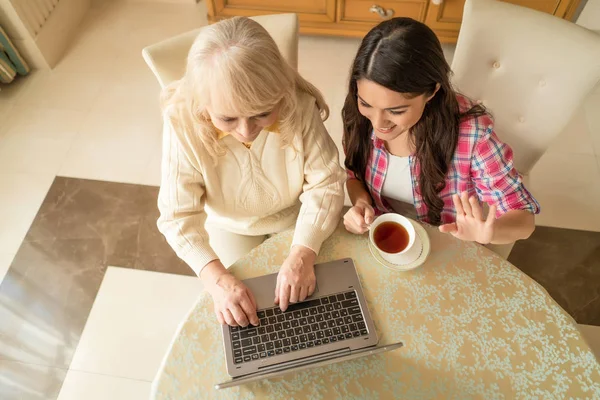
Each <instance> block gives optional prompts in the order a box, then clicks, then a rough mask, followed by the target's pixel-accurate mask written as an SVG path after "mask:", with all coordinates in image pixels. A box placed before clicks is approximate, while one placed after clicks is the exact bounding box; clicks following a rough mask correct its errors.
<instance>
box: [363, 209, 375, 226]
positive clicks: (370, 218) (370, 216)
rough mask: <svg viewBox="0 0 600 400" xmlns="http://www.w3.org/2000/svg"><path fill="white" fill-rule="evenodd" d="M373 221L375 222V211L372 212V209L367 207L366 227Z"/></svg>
mask: <svg viewBox="0 0 600 400" xmlns="http://www.w3.org/2000/svg"><path fill="white" fill-rule="evenodd" d="M374 220H375V210H373V207H371V206H369V205H367V206H366V207H365V223H366V224H367V225H371V224H372V223H373V221H374Z"/></svg>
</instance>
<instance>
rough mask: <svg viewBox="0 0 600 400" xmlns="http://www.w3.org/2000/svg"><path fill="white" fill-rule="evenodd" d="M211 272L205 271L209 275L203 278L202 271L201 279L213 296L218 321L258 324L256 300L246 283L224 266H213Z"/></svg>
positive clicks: (229, 323)
mask: <svg viewBox="0 0 600 400" xmlns="http://www.w3.org/2000/svg"><path fill="white" fill-rule="evenodd" d="M219 264H220V263H219ZM207 267H208V266H207ZM211 272H212V271H207V274H210V275H208V276H207V277H206V278H205V276H204V271H203V272H202V280H203V282H204V284H205V287H206V290H207V291H208V292H209V293H210V294H211V296H212V298H213V302H214V305H215V314H216V315H217V319H218V320H219V323H221V324H227V325H231V326H238V325H239V326H247V325H248V323H250V324H252V325H254V326H258V324H259V321H258V316H257V315H256V300H255V298H254V295H253V294H252V292H251V291H250V290H249V289H248V288H247V287H246V285H244V284H243V283H242V282H241V281H240V280H239V279H237V278H236V277H235V276H233V275H231V274H230V273H229V272H227V270H226V269H225V268H224V267H223V268H222V269H220V268H216V267H215V272H214V273H211Z"/></svg>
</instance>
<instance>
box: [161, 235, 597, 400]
mask: <svg viewBox="0 0 600 400" xmlns="http://www.w3.org/2000/svg"><path fill="white" fill-rule="evenodd" d="M426 230H427V232H428V233H429V236H430V238H431V245H432V249H431V254H430V256H429V258H428V260H427V262H426V263H425V264H424V265H423V266H422V267H421V268H419V269H417V270H414V271H410V272H395V271H392V270H389V269H387V268H384V267H382V266H381V265H379V264H378V263H377V262H376V261H375V260H374V259H373V257H372V256H371V254H370V252H369V249H368V243H367V240H368V239H367V237H366V236H355V235H351V234H348V233H347V232H345V231H344V229H343V227H341V226H340V227H338V229H337V231H336V232H335V233H334V234H333V236H332V237H331V238H330V239H329V240H328V241H327V242H326V243H325V244H324V246H323V248H322V251H321V255H320V256H319V261H320V262H324V261H330V260H335V259H339V258H345V257H351V258H352V259H354V262H355V264H356V268H357V270H358V273H359V276H360V278H361V282H362V286H363V289H364V292H365V296H366V298H367V301H368V304H369V309H370V310H371V313H372V314H373V318H374V320H375V324H376V326H377V331H378V334H379V337H380V344H381V343H392V342H396V341H403V342H404V344H405V347H403V348H401V349H399V350H394V351H392V352H388V353H384V354H380V355H376V356H371V357H366V358H362V359H359V360H354V361H350V362H345V363H339V364H335V365H330V366H327V367H322V368H317V369H312V370H308V371H302V372H299V373H292V374H288V375H285V376H283V377H279V378H276V379H273V380H263V381H261V382H257V383H252V384H248V385H244V386H241V387H236V388H231V389H224V390H220V391H217V390H215V389H214V388H213V386H214V384H215V383H217V382H223V381H224V380H227V379H228V375H227V372H226V369H225V363H224V356H223V345H222V339H221V330H220V327H219V326H218V323H217V321H216V319H215V317H214V314H213V307H212V301H211V299H210V296H209V295H208V294H206V293H203V294H202V295H201V296H200V298H199V300H198V303H197V305H196V306H195V308H194V309H193V310H192V311H191V312H190V314H189V316H188V318H187V319H186V321H184V322H183V323H182V325H181V327H180V329H179V331H178V333H177V334H176V337H175V338H174V340H173V343H172V346H171V348H170V350H169V352H168V354H167V355H166V356H165V359H164V361H163V365H162V367H161V369H160V371H159V373H158V375H157V377H156V380H155V382H154V383H153V397H154V398H157V399H173V400H187V399H204V398H206V399H219V398H228V399H255V398H258V399H263V398H275V399H283V398H286V399H291V398H294V399H300V398H311V399H392V398H401V399H441V398H455V399H468V398H483V399H498V398H504V399H517V398H518V399H523V398H527V399H534V398H535V399H544V400H545V399H567V398H575V399H581V398H590V399H600V364H599V363H598V361H597V360H596V358H595V357H594V355H593V354H592V352H591V350H590V348H589V347H588V345H587V344H586V343H585V341H584V340H583V339H582V337H581V335H580V333H579V331H578V330H577V327H576V324H575V322H574V321H573V319H572V318H571V317H570V316H569V315H568V314H567V313H566V312H565V311H563V310H562V309H561V308H560V307H559V306H558V305H557V304H556V303H555V302H554V301H553V300H552V298H550V296H549V295H548V293H547V292H546V291H545V290H544V289H543V288H542V287H541V286H539V285H538V284H537V283H536V282H534V281H533V280H532V279H530V278H529V277H528V276H527V275H525V274H523V273H522V272H520V271H519V270H518V269H517V268H515V267H514V266H512V265H511V264H510V263H508V262H507V261H505V260H503V259H501V258H500V257H499V256H497V255H495V254H494V253H492V252H491V251H490V250H488V249H486V248H484V247H481V246H479V245H477V244H474V243H466V242H461V241H458V240H456V239H454V238H453V237H452V236H449V235H443V234H441V233H439V232H438V231H437V229H436V228H433V227H426ZM291 241H292V232H291V231H290V232H284V233H281V234H279V235H277V236H274V237H272V238H271V239H269V240H267V241H266V242H265V243H264V244H262V245H261V246H260V247H258V248H256V249H255V250H254V251H252V252H251V253H250V254H248V256H246V257H245V258H244V259H242V260H240V261H239V262H237V263H236V264H235V265H234V266H233V267H232V268H231V270H232V271H233V272H234V273H235V275H236V276H238V277H239V278H241V279H245V278H250V277H254V276H258V275H262V274H267V273H272V272H276V271H277V270H278V268H279V266H280V265H281V263H282V262H283V260H284V258H285V256H286V255H287V251H288V249H289V246H290V243H291Z"/></svg>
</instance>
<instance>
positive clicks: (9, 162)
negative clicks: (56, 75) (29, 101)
mask: <svg viewBox="0 0 600 400" xmlns="http://www.w3.org/2000/svg"><path fill="white" fill-rule="evenodd" d="M83 116H84V114H83V113H81V112H78V111H71V110H62V109H51V108H35V109H34V108H33V107H31V106H26V107H25V106H15V107H13V109H12V110H11V118H10V120H9V121H8V123H7V129H6V131H5V132H4V135H3V136H2V137H1V138H0V168H1V169H2V171H4V172H20V173H53V174H56V173H57V172H58V170H59V168H60V166H61V165H62V162H63V160H64V157H65V154H66V153H67V151H68V150H69V148H70V147H71V143H72V142H73V139H74V137H75V136H76V135H77V133H78V131H79V128H80V126H81V122H82V120H83Z"/></svg>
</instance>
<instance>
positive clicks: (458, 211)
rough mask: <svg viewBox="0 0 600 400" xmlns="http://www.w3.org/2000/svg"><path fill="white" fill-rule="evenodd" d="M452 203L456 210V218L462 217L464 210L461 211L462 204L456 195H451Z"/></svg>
mask: <svg viewBox="0 0 600 400" xmlns="http://www.w3.org/2000/svg"><path fill="white" fill-rule="evenodd" d="M452 202H453V203H454V209H455V210H456V216H457V217H458V216H459V215H460V216H464V215H465V210H463V206H462V203H461V201H460V197H459V196H458V195H457V194H453V195H452Z"/></svg>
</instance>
